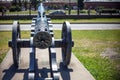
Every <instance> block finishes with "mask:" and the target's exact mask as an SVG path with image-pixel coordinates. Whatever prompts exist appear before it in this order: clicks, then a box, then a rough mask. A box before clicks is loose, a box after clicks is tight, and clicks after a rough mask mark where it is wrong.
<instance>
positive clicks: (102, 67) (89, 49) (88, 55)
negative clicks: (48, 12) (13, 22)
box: [0, 30, 120, 80]
mask: <svg viewBox="0 0 120 80" xmlns="http://www.w3.org/2000/svg"><path fill="white" fill-rule="evenodd" d="M29 33H30V32H26V31H23V32H22V36H23V37H22V38H26V37H27V38H29V37H30V35H29ZM54 34H55V38H57V39H59V38H60V37H61V31H59V30H58V31H54ZM119 35H120V30H103V31H102V30H91V31H88V30H79V31H78V30H73V31H72V37H73V40H74V42H75V45H74V47H73V53H74V54H75V56H76V57H77V58H78V59H79V60H80V62H82V63H83V64H84V66H85V67H86V68H87V69H88V70H89V71H90V73H91V74H92V75H93V76H94V77H95V79H96V80H120V76H119V75H120V68H119V66H120V63H119V62H120V59H109V58H108V57H101V56H100V54H101V53H102V52H104V51H105V50H106V48H111V49H114V50H115V51H116V52H117V53H119V54H120V37H119ZM0 36H1V37H0V41H1V42H0V52H2V53H1V54H0V56H1V57H4V56H3V54H4V53H6V52H7V51H8V50H9V48H8V46H7V42H8V40H9V39H11V32H0ZM2 41H3V42H2ZM2 50H3V51H2ZM2 59H3V58H0V60H2Z"/></svg>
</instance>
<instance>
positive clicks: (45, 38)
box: [33, 31, 52, 49]
mask: <svg viewBox="0 0 120 80" xmlns="http://www.w3.org/2000/svg"><path fill="white" fill-rule="evenodd" d="M51 43H52V36H51V35H50V34H49V33H48V32H45V31H40V32H38V33H36V34H35V35H34V37H33V45H34V46H35V47H37V48H40V49H45V48H48V47H49V46H50V45H51Z"/></svg>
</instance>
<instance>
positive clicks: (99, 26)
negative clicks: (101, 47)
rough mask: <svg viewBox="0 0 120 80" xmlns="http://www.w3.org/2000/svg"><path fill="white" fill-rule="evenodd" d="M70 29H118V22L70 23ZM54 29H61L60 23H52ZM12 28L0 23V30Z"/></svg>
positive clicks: (22, 26)
mask: <svg viewBox="0 0 120 80" xmlns="http://www.w3.org/2000/svg"><path fill="white" fill-rule="evenodd" d="M20 27H21V30H30V29H31V28H30V27H31V25H30V24H21V25H20ZM71 28H72V30H113V29H115V30H116V29H120V24H71ZM53 29H54V30H61V29H62V24H53ZM3 30H12V24H11V25H10V24H9V25H0V31H3Z"/></svg>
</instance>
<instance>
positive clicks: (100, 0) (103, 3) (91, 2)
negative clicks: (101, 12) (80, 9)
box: [84, 0, 120, 9]
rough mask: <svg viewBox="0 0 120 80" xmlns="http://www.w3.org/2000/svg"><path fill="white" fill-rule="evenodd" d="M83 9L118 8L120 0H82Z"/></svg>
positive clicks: (119, 7)
mask: <svg viewBox="0 0 120 80" xmlns="http://www.w3.org/2000/svg"><path fill="white" fill-rule="evenodd" d="M84 8H85V9H89V8H91V9H96V8H107V9H120V0H84Z"/></svg>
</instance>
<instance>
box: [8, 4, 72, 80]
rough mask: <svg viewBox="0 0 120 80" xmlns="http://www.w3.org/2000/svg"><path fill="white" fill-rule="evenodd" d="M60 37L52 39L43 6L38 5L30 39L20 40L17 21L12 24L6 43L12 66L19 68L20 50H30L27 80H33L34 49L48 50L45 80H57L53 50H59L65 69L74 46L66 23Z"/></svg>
mask: <svg viewBox="0 0 120 80" xmlns="http://www.w3.org/2000/svg"><path fill="white" fill-rule="evenodd" d="M61 35H62V36H61V39H54V33H53V25H52V24H51V21H50V19H49V18H47V17H46V15H45V10H44V6H43V4H42V3H40V6H39V7H38V15H37V17H36V18H33V19H32V24H31V33H30V39H21V30H20V23H19V22H18V21H14V22H13V28H12V40H10V41H9V42H8V45H9V47H11V48H12V52H13V64H14V66H15V67H16V68H18V67H19V64H20V62H19V61H20V53H22V52H21V48H30V61H29V62H30V63H29V74H28V79H29V80H35V75H36V74H35V59H36V58H35V54H36V48H39V49H46V48H47V49H48V50H49V64H50V69H51V78H46V79H45V80H59V74H58V67H57V61H56V55H57V54H56V52H55V48H61V50H62V60H63V67H67V66H68V65H69V64H70V59H71V51H72V47H73V46H74V42H73V41H72V33H71V28H70V23H69V22H68V21H65V22H64V23H63V26H62V34H61Z"/></svg>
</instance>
